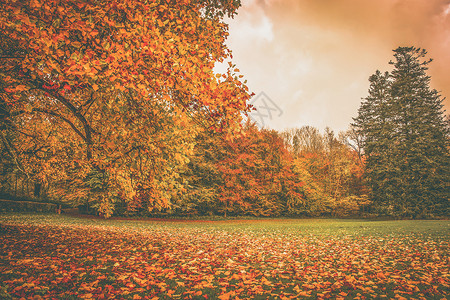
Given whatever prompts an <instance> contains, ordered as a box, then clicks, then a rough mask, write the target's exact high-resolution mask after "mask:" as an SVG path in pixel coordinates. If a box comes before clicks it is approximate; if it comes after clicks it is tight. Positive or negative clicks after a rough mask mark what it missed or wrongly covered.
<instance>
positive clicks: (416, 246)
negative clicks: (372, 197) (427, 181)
mask: <svg viewBox="0 0 450 300" xmlns="http://www.w3.org/2000/svg"><path fill="white" fill-rule="evenodd" d="M449 237H450V221H365V220H330V219H307V220H291V219H289V220H288V219H276V220H266V219H264V220H241V221H239V220H232V221H175V220H173V221H157V220H151V221H140V220H102V219H92V218H76V217H71V216H66V215H54V214H41V215H37V214H4V215H0V274H1V275H0V299H8V298H13V299H14V298H17V299H20V298H30V299H31V298H33V299H39V298H55V299H80V298H85V299H90V298H95V299H110V298H118V299H186V298H188V299H189V298H192V299H248V298H254V299H297V298H332V299H373V298H388V299H389V298H395V299H404V298H407V299H412V298H415V299H447V298H448V297H449V296H450V291H449V283H450V278H449V273H448V272H449V262H450V261H449V248H450V247H449V243H450V242H449Z"/></svg>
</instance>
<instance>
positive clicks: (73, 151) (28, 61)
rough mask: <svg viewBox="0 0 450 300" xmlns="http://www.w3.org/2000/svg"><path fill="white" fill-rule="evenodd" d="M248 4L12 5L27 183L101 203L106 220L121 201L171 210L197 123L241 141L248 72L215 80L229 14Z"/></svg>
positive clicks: (3, 75) (3, 80)
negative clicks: (244, 80) (49, 184)
mask: <svg viewBox="0 0 450 300" xmlns="http://www.w3.org/2000/svg"><path fill="white" fill-rule="evenodd" d="M239 4H240V3H239V1H226V0H225V1H195V0H192V1H191V0H184V1H170V0H168V1H164V0H163V1H143V0H120V1H106V2H105V1H98V0H89V1H88V0H77V1H70V0H63V1H61V0H49V1H47V0H46V1H44V0H29V1H27V0H25V1H13V0H7V1H4V2H3V3H2V6H1V8H0V62H1V63H0V105H1V108H2V112H1V114H0V122H1V128H2V130H1V131H2V140H3V141H4V146H5V148H6V150H7V152H8V153H9V155H10V156H11V157H13V158H14V160H16V161H17V162H18V165H20V166H21V171H22V172H23V173H26V174H27V176H30V177H32V178H33V179H34V180H36V181H41V182H50V181H52V182H58V184H56V185H55V186H56V187H60V188H61V189H60V190H61V194H64V196H66V197H72V198H74V199H75V198H76V199H91V201H93V203H94V204H95V205H96V206H97V209H98V210H99V211H100V212H103V213H104V214H105V215H107V216H108V215H111V213H112V212H113V209H114V201H116V200H117V199H122V200H123V199H128V200H127V201H130V202H136V201H138V202H139V201H147V202H151V203H154V204H155V206H157V207H164V206H167V205H168V203H169V201H170V197H171V195H170V193H171V191H173V190H174V185H176V180H175V179H176V177H177V176H178V175H177V174H178V168H179V167H180V166H182V165H183V164H184V163H185V162H186V161H187V156H188V155H189V154H190V151H191V150H192V147H193V145H192V142H193V137H195V134H196V129H195V128H196V127H195V126H190V125H191V124H192V123H193V121H196V122H197V123H201V124H202V125H203V126H206V127H208V128H209V127H212V128H214V129H216V130H219V131H225V132H233V131H235V130H239V122H240V119H241V117H240V113H241V112H242V111H246V110H247V109H248V105H247V100H248V99H249V97H250V95H249V93H248V89H247V87H246V86H245V85H244V84H242V83H241V82H240V80H239V78H238V77H237V76H236V74H235V72H238V71H236V70H234V69H233V68H231V67H230V68H229V69H228V72H227V73H226V74H214V72H213V68H214V65H215V63H217V62H221V61H223V60H224V59H226V58H227V57H229V56H231V53H230V51H229V50H228V49H227V47H226V45H225V39H226V37H227V35H228V33H227V30H228V28H227V25H226V24H225V23H223V17H224V16H225V15H228V16H232V15H234V14H235V12H236V9H237V8H238V7H239ZM19 161H20V163H19ZM54 190H56V191H57V190H58V189H54ZM114 199H116V200H114ZM151 206H152V205H151Z"/></svg>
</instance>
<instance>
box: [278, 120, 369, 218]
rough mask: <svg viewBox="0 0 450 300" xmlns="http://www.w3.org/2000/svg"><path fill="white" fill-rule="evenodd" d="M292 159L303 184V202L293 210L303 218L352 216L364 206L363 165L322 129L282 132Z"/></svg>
mask: <svg viewBox="0 0 450 300" xmlns="http://www.w3.org/2000/svg"><path fill="white" fill-rule="evenodd" d="M282 136H283V138H284V141H285V143H286V145H287V147H288V149H289V150H290V151H291V153H292V154H293V156H294V160H293V165H294V170H295V173H296V174H297V176H298V177H299V179H300V180H301V181H302V182H303V183H304V186H303V187H302V190H303V194H304V203H303V205H302V206H299V207H297V211H298V213H299V214H304V215H333V216H347V215H356V214H358V213H360V211H361V210H363V209H364V207H365V206H367V204H368V202H367V190H366V188H365V184H364V180H363V174H364V169H363V163H362V161H361V160H360V158H359V155H358V152H357V151H355V150H354V149H353V148H352V147H350V146H349V144H348V143H347V139H346V135H345V134H344V133H340V134H339V135H338V136H336V135H335V134H334V132H333V131H332V130H331V129H329V128H326V130H325V133H324V134H321V133H320V132H319V130H318V129H317V128H314V127H311V126H304V127H302V128H295V129H289V130H286V131H284V132H283V133H282Z"/></svg>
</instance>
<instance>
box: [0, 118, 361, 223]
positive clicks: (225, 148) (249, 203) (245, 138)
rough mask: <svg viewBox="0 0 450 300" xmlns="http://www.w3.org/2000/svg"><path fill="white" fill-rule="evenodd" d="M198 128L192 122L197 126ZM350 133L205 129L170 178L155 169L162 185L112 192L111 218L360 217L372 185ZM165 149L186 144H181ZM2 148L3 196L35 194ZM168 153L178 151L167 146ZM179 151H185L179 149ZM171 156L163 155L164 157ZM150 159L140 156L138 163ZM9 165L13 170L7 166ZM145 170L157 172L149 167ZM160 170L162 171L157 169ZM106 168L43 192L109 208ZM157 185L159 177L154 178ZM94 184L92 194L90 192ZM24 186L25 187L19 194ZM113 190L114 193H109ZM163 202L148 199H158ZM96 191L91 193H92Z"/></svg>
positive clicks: (85, 206) (96, 209)
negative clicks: (229, 133)
mask: <svg viewBox="0 0 450 300" xmlns="http://www.w3.org/2000/svg"><path fill="white" fill-rule="evenodd" d="M192 126H193V125H192ZM350 140H351V135H350V134H348V133H347V134H344V133H341V134H339V135H338V136H336V135H335V134H334V133H333V131H331V130H330V129H327V130H326V131H325V133H324V134H321V133H320V132H319V130H318V129H316V128H313V127H310V126H305V127H302V128H300V129H291V130H286V131H284V132H277V131H275V130H267V129H259V128H258V127H257V126H256V125H255V124H252V123H250V122H247V123H246V124H245V125H244V126H243V128H242V132H241V134H239V135H236V136H234V137H230V136H227V135H226V134H223V133H219V132H216V131H211V130H205V129H203V130H199V132H198V135H197V136H196V137H195V138H193V139H192V141H191V142H192V144H190V145H185V146H186V147H192V149H191V151H189V154H186V155H185V156H183V157H181V154H178V155H174V157H178V158H177V159H175V158H174V161H175V162H176V170H175V165H173V164H171V165H170V166H172V167H171V168H172V169H173V170H172V171H173V172H175V173H171V176H166V175H165V174H166V173H167V170H165V169H163V168H158V169H152V170H151V172H153V178H154V179H156V178H161V180H160V181H158V183H159V186H158V185H156V184H155V186H153V187H151V188H147V189H146V190H145V191H144V190H141V191H140V192H138V193H135V194H133V195H132V197H126V196H125V193H122V194H116V195H113V196H110V197H111V198H110V202H109V203H110V207H109V208H108V209H109V210H110V214H111V215H128V216H132V215H135V216H155V215H157V216H163V215H175V216H196V215H206V216H210V215H220V216H272V217H275V216H335V217H344V216H356V215H362V214H365V213H367V212H368V205H369V204H370V201H369V200H368V195H367V192H368V191H367V188H366V187H365V185H364V178H363V175H364V171H363V170H364V164H363V161H362V159H361V156H360V155H359V154H358V152H357V151H356V150H355V149H353V148H352V147H351V146H350V144H351V143H349V141H350ZM166 147H173V148H175V149H177V148H179V146H178V145H171V146H170V145H166ZM5 150H6V149H4V148H3V154H4V156H3V158H4V159H3V173H2V176H1V179H2V181H1V182H2V185H1V188H2V190H3V193H9V194H12V193H13V192H14V193H17V192H19V194H20V191H22V195H24V196H26V197H28V198H31V199H32V198H33V196H37V195H36V190H35V189H33V188H30V187H29V183H26V184H27V185H28V186H27V188H26V191H27V192H28V193H24V192H23V186H20V183H22V182H23V184H25V182H26V181H23V180H19V181H18V182H19V188H17V182H15V181H14V180H16V181H17V180H18V179H17V175H14V174H17V173H20V172H18V170H17V169H14V164H13V163H11V162H10V163H9V164H8V163H6V161H5V158H7V157H8V153H7V152H6V151H5ZM166 151H167V153H169V152H171V151H176V150H174V149H172V150H169V149H166ZM177 153H178V152H177ZM164 156H165V154H164V153H161V159H164ZM147 159H148V157H146V156H145V155H140V156H137V157H135V161H134V163H135V167H136V168H138V169H139V168H141V167H143V166H144V167H145V168H148V167H149V166H148V165H141V164H140V163H141V162H142V160H147ZM8 167H9V168H8ZM146 172H150V170H147V171H146ZM158 173H159V174H158ZM109 177H110V175H109V174H107V173H99V172H97V173H95V172H91V173H89V174H86V176H85V177H84V178H74V181H76V180H82V181H83V182H82V184H80V185H79V186H78V190H73V189H74V184H73V182H71V181H70V180H69V181H68V180H66V179H64V180H58V178H53V180H52V181H47V182H46V183H45V184H42V183H40V184H42V185H43V186H42V188H41V187H40V189H41V194H40V197H44V198H45V197H46V198H50V199H52V200H54V199H55V198H57V199H59V201H61V202H63V203H65V204H67V203H69V204H71V205H73V206H79V207H80V208H81V209H82V210H83V211H84V212H88V213H95V214H102V215H105V214H106V212H105V211H104V210H103V208H104V207H105V206H104V205H105V204H104V202H102V201H99V198H97V197H95V193H97V194H98V193H105V194H108V190H107V189H108V188H109V187H110V186H109V185H108V183H107V180H111V178H109ZM155 182H156V180H155ZM87 189H89V190H90V194H89V193H85V191H86V190H87ZM17 190H19V191H17ZM109 192H111V191H109ZM155 194H156V195H157V196H156V197H166V199H164V201H162V200H160V201H155V200H153V201H149V199H152V197H155ZM90 196H91V197H90Z"/></svg>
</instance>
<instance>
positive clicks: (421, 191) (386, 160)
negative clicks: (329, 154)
mask: <svg viewBox="0 0 450 300" xmlns="http://www.w3.org/2000/svg"><path fill="white" fill-rule="evenodd" d="M426 54H427V52H426V51H425V50H423V49H419V48H415V47H399V48H397V49H396V50H394V57H395V61H393V62H390V63H391V64H392V65H393V66H394V69H393V71H392V72H391V73H390V74H389V73H388V72H386V73H384V74H382V73H381V72H380V71H377V72H376V73H375V74H374V75H372V76H371V77H370V79H369V81H370V88H369V96H368V97H367V98H365V99H364V101H363V102H362V104H361V107H360V109H359V111H358V117H357V118H355V119H354V121H355V124H354V125H355V126H356V128H357V129H358V130H359V132H360V133H361V134H362V135H363V136H364V141H363V148H364V152H365V157H366V170H367V176H368V180H369V183H370V186H371V188H372V198H373V199H372V200H373V201H374V203H376V204H377V206H378V208H383V209H384V210H385V211H386V212H388V213H391V214H395V215H400V216H408V217H416V216H426V215H432V214H439V215H448V206H449V205H448V204H449V203H448V201H449V197H450V193H449V188H450V185H449V184H450V182H449V174H450V170H449V168H450V164H449V163H450V156H449V133H450V131H449V126H448V123H447V122H446V120H445V117H444V111H443V105H442V101H443V97H442V96H441V95H440V94H439V93H438V92H437V91H436V90H434V89H431V88H430V79H431V78H430V76H428V75H427V74H426V71H427V69H428V64H429V63H430V62H431V60H425V57H426Z"/></svg>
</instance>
